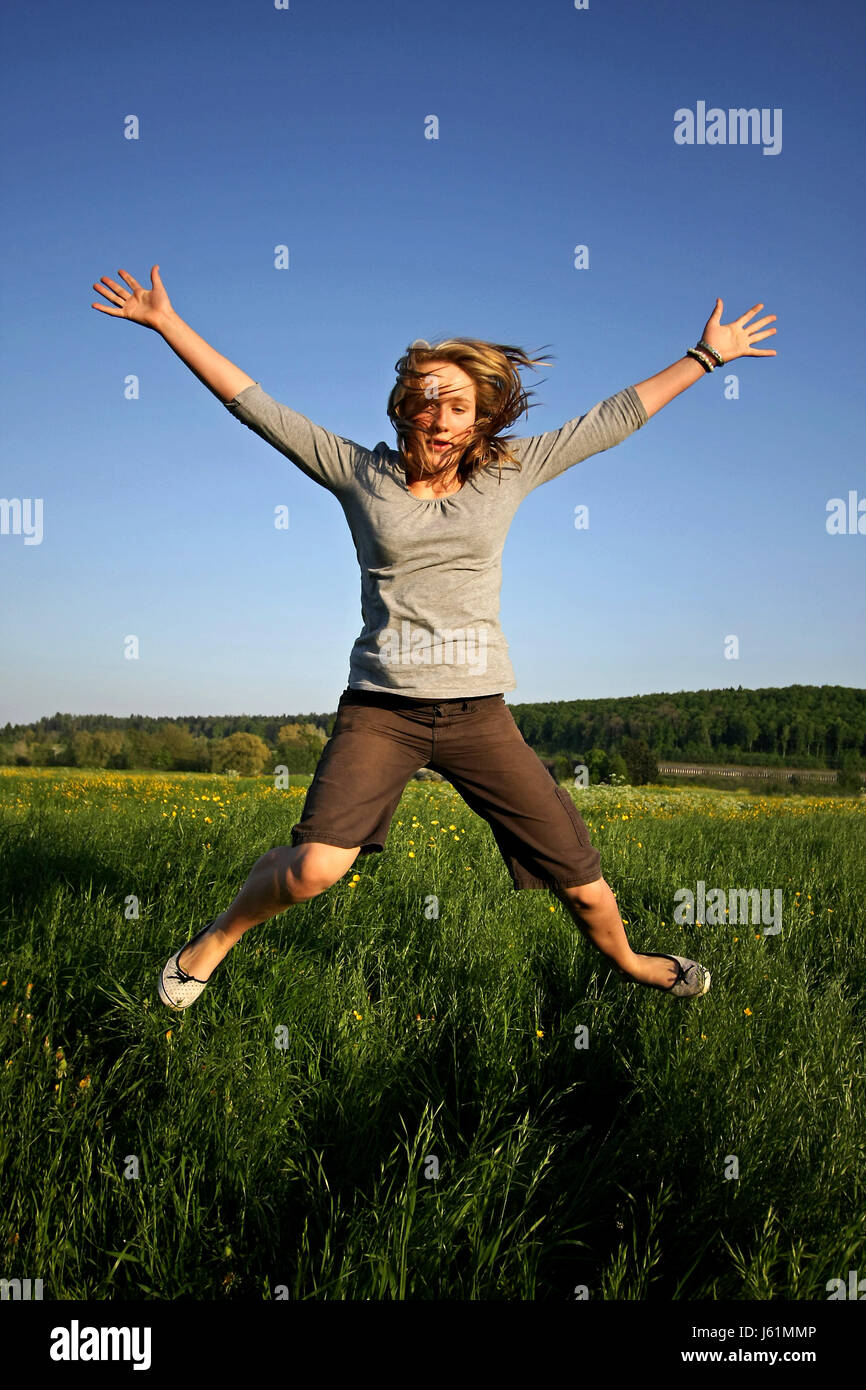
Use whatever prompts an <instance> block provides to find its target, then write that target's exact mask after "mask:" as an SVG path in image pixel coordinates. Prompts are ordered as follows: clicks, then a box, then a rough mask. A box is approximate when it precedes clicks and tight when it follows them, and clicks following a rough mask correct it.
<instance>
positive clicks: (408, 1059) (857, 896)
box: [0, 769, 866, 1301]
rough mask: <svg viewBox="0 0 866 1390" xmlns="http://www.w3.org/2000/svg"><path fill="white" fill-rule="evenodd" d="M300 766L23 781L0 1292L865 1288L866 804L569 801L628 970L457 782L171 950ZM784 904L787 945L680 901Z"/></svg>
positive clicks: (238, 876) (49, 775)
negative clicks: (685, 994)
mask: <svg viewBox="0 0 866 1390" xmlns="http://www.w3.org/2000/svg"><path fill="white" fill-rule="evenodd" d="M308 782H309V778H295V779H293V785H292V786H290V787H289V788H288V789H285V790H277V789H275V788H274V786H273V783H272V781H270V782H269V781H267V780H266V779H243V778H242V779H238V780H231V779H228V778H225V777H218V776H207V775H199V774H188V775H182V774H168V775H155V774H145V773H142V774H135V773H124V772H100V773H97V772H93V773H86V772H75V771H69V770H65V769H62V770H50V771H49V770H45V771H41V770H31V769H0V879H2V888H0V924H2V946H0V1116H2V1125H0V1134H2V1138H0V1174H2V1178H0V1181H2V1204H0V1210H2V1215H0V1252H2V1253H0V1276H2V1277H5V1278H14V1277H19V1278H22V1279H25V1278H32V1279H36V1278H41V1279H42V1280H43V1284H44V1297H45V1298H46V1299H47V1298H51V1299H89V1300H102V1299H121V1300H122V1299H140V1298H146V1299H160V1300H162V1299H166V1300H167V1299H178V1298H183V1297H190V1298H195V1299H206V1300H231V1301H235V1300H238V1299H242V1300H243V1299H255V1300H261V1299H279V1298H290V1299H300V1300H305V1299H306V1300H312V1299H350V1300H356V1299H367V1298H369V1299H431V1300H432V1299H497V1300H514V1299H533V1300H544V1301H574V1300H575V1299H583V1298H589V1299H591V1300H611V1299H631V1300H655V1301H667V1300H672V1299H677V1300H697V1299H759V1300H779V1299H826V1298H827V1296H828V1295H827V1292H826V1290H827V1283H828V1281H830V1280H832V1279H836V1278H842V1279H847V1277H848V1271H849V1270H851V1269H858V1268H859V1270H860V1271H861V1274H866V1248H864V1228H866V1202H864V1178H863V1174H864V1144H866V1085H864V1073H866V1063H864V1046H863V1044H864V1031H866V1009H864V1002H866V945H864V938H863V935H862V933H861V930H860V928H861V926H862V921H863V914H862V904H863V901H864V895H866V852H864V851H866V835H864V829H866V801H864V798H863V797H862V796H861V797H859V798H855V797H841V796H840V797H828V796H791V797H785V798H775V799H773V798H769V799H764V798H762V797H760V796H758V795H754V794H751V793H737V792H735V791H730V792H729V791H725V792H722V791H716V790H708V789H699V788H696V787H690V788H680V787H676V788H672V787H640V788H630V787H615V788H611V787H601V786H599V787H590V788H586V789H583V790H576V789H573V790H572V794H573V795H574V796H575V799H576V802H577V805H578V807H579V809H580V811H581V814H582V815H583V817H584V819H585V820H586V821H587V824H588V825H589V827H590V829H591V831H592V835H593V841H594V843H595V844H596V845H597V846H598V848H599V849H600V850H601V853H602V870H603V873H604V875H605V877H606V879H607V881H608V882H609V883H610V885H611V887H612V888H613V890H614V892H615V893H616V895H617V900H618V903H619V907H620V911H621V913H622V916H623V920H624V921H625V923H626V928H627V931H628V933H629V938H630V940H631V942H632V945H633V946H634V948H635V949H636V950H656V951H659V950H664V951H673V952H676V953H677V954H679V955H687V956H691V957H693V958H695V959H698V960H700V961H702V962H703V963H704V964H706V965H707V966H708V967H709V968H710V970H711V971H712V976H713V984H712V989H711V991H710V993H709V994H708V995H707V996H706V997H705V998H703V999H700V1000H695V1001H681V1000H677V999H674V998H671V997H668V996H666V995H665V994H663V993H660V992H658V991H655V990H650V989H643V988H641V987H640V986H638V985H629V984H625V985H624V984H622V983H621V982H620V980H619V977H618V976H617V974H616V972H615V971H612V970H611V969H610V967H609V966H608V964H607V963H606V961H605V959H604V958H603V957H602V956H601V955H599V954H598V952H596V951H595V950H594V948H593V947H591V946H590V945H589V944H588V943H587V942H586V941H585V940H584V938H583V937H582V935H581V934H580V932H579V931H578V929H577V928H576V926H575V924H574V922H573V921H572V919H571V917H570V916H569V915H568V914H567V912H566V911H565V909H564V907H563V906H562V905H561V904H560V903H559V902H558V901H557V899H556V898H554V897H553V895H552V894H549V893H547V892H521V893H516V892H514V891H513V890H512V887H511V882H510V879H509V877H508V874H507V871H506V869H505V866H504V864H503V862H502V861H501V859H500V858H499V855H498V853H497V850H496V847H495V843H494V841H493V837H492V834H491V832H490V830H489V827H488V826H487V825H486V824H485V822H484V821H482V820H480V819H479V818H478V817H477V816H475V815H473V814H472V813H471V812H470V811H469V810H468V808H467V807H466V806H465V804H464V803H463V802H462V800H461V799H460V798H459V796H458V795H457V794H456V792H455V791H454V790H453V788H452V787H451V786H450V784H448V783H431V782H410V783H409V785H408V786H407V788H406V791H405V793H404V796H403V799H402V802H401V804H400V806H399V808H398V811H397V813H396V815H395V817H394V821H393V824H392V828H391V833H390V837H389V842H388V846H387V848H386V850H385V852H384V854H381V855H365V856H359V858H358V860H357V861H356V863H355V865H354V866H353V868H352V869H351V870H350V871H349V872H348V873H347V874H346V875H345V877H344V878H343V879H341V880H340V881H339V882H338V883H337V884H335V885H334V886H333V887H332V888H331V889H329V890H328V891H327V892H326V893H324V894H322V895H320V896H319V897H318V898H315V899H313V900H312V901H310V902H308V903H304V904H299V905H297V906H295V907H291V908H289V909H288V910H287V911H286V912H285V913H283V914H281V915H280V916H278V917H276V918H273V919H271V921H269V922H267V923H265V924H263V925H261V926H259V927H256V928H253V929H252V930H251V931H250V932H248V933H247V934H246V936H245V937H244V938H243V940H242V941H241V942H240V944H239V945H238V946H237V947H236V948H235V949H234V950H233V951H232V952H231V953H230V954H229V956H228V957H227V959H226V960H225V961H224V962H223V964H222V965H221V966H220V967H219V969H218V970H217V971H216V972H215V974H214V976H213V980H212V982H211V984H210V985H209V986H208V988H207V989H206V990H205V991H204V993H203V995H202V996H201V998H200V999H199V1000H198V1001H197V1002H196V1003H195V1004H194V1005H193V1006H192V1007H191V1008H190V1009H189V1010H188V1011H187V1012H185V1013H174V1012H172V1011H170V1010H168V1009H167V1008H165V1006H164V1005H162V1004H161V1003H160V1001H159V998H158V995H157V992H156V978H157V974H158V972H159V970H160V969H161V967H162V965H163V964H164V963H165V961H166V960H167V958H168V956H169V955H170V954H171V953H172V952H173V951H174V950H176V949H177V948H178V947H179V946H180V945H181V944H182V943H183V942H184V941H186V940H187V938H188V937H189V936H190V935H191V934H192V932H193V931H194V930H196V929H197V928H198V927H199V926H201V925H203V924H204V923H205V922H207V921H209V920H210V919H211V918H212V917H213V916H215V915H216V913H217V912H219V911H221V910H222V909H223V908H224V907H225V906H226V905H227V904H228V902H229V901H230V900H231V899H232V897H233V896H234V895H235V893H236V892H237V889H238V888H239V887H240V885H241V883H242V882H243V880H244V878H245V877H246V875H247V873H248V871H249V869H250V867H251V866H252V864H253V862H254V861H255V859H256V858H257V857H258V856H259V855H260V854H262V853H264V852H265V851H266V850H267V849H269V848H270V847H271V846H272V845H276V844H286V843H289V842H290V830H291V826H292V825H293V824H294V822H295V821H296V820H297V819H298V818H299V816H300V811H301V807H302V804H303V798H304V794H305V787H306V785H307V784H308ZM698 881H703V882H704V883H705V884H706V885H708V887H710V886H713V887H715V886H719V887H722V888H725V889H727V888H732V887H733V888H753V887H759V888H769V889H770V890H771V891H772V890H773V889H776V888H779V889H781V890H782V895H783V916H782V930H781V931H780V932H778V933H777V934H773V935H767V934H765V933H764V930H763V928H762V926H761V925H756V924H755V923H754V922H747V923H743V922H742V921H738V922H720V923H716V924H712V925H711V924H709V923H706V922H699V921H696V922H695V923H694V924H689V923H685V924H683V923H679V924H678V923H677V922H675V921H674V908H675V898H674V895H675V893H676V891H677V890H678V889H681V888H691V889H692V890H694V889H695V886H696V884H697V883H698Z"/></svg>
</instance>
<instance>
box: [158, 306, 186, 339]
mask: <svg viewBox="0 0 866 1390" xmlns="http://www.w3.org/2000/svg"><path fill="white" fill-rule="evenodd" d="M182 323H183V319H182V318H181V317H180V315H179V314H176V313H175V311H174V309H166V311H165V313H163V314H158V315H157V317H156V319H155V320H154V322H153V323H152V324H151V325H150V326H151V328H152V329H153V330H154V332H155V333H159V334H160V335H161V336H162V337H163V338H164V337H165V336H166V334H167V333H169V332H171V330H172V329H173V328H178V327H179V326H180V325H181V324H182Z"/></svg>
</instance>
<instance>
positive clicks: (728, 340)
mask: <svg viewBox="0 0 866 1390" xmlns="http://www.w3.org/2000/svg"><path fill="white" fill-rule="evenodd" d="M763 307H764V306H763V304H753V305H752V307H751V309H747V310H746V312H745V314H742V315H741V316H740V318H738V319H734V320H733V322H732V323H722V321H721V319H722V309H723V308H724V305H723V304H722V301H721V300H720V299H717V300H716V307H715V309H714V310H713V312H712V314H711V315H710V317H709V318H708V319H707V326H706V328H705V329H704V331H703V333H702V335H701V336H702V338H703V340H704V342H705V343H709V345H710V347H711V348H715V350H716V352H717V353H718V354H719V356H720V357H723V358H724V360H725V362H732V361H733V360H734V358H735V357H775V356H776V351H775V349H774V348H756V347H752V344H753V343H759V342H760V341H761V339H762V338H769V337H770V336H771V335H772V334H773V333H775V332H776V330H775V328H768V329H767V330H766V332H765V333H759V332H758V329H759V328H763V327H764V324H766V323H772V322H773V320H774V319H775V317H776V315H775V314H768V315H767V317H766V318H763V319H758V320H757V322H756V323H750V324H748V325H747V324H746V319H750V318H751V317H752V314H756V313H757V312H758V310H759V309H763Z"/></svg>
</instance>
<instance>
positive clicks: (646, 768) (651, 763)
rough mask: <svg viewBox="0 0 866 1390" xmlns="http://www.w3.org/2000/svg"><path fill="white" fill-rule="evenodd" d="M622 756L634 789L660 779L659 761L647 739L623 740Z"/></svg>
mask: <svg viewBox="0 0 866 1390" xmlns="http://www.w3.org/2000/svg"><path fill="white" fill-rule="evenodd" d="M622 756H623V758H624V759H625V765H626V767H627V768H628V780H629V782H630V783H631V785H632V786H633V787H642V786H644V784H645V783H646V782H654V781H655V780H656V778H657V777H658V759H657V757H656V755H655V753H653V752H652V751H651V750H650V748H649V745H648V744H647V741H646V739H645V738H627V739H624V740H623V745H622Z"/></svg>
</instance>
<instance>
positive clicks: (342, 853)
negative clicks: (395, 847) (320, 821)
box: [282, 840, 361, 902]
mask: <svg viewBox="0 0 866 1390" xmlns="http://www.w3.org/2000/svg"><path fill="white" fill-rule="evenodd" d="M283 850H284V863H283V866H282V868H283V880H284V882H285V885H286V887H287V889H288V891H289V893H290V894H291V896H292V898H293V900H294V901H295V902H298V901H303V900H306V899H308V898H315V897H316V896H317V895H318V894H319V893H324V892H325V890H326V889H328V888H330V887H331V885H332V884H334V883H336V882H337V879H339V878H342V877H343V874H345V873H346V871H347V870H348V869H351V867H352V865H353V864H354V862H355V860H356V859H357V857H358V855H359V853H360V851H361V846H360V845H356V846H355V847H354V848H353V849H344V848H343V847H342V846H341V845H328V844H325V843H323V842H322V841H319V840H307V841H305V842H304V843H303V844H299V845H284V846H283Z"/></svg>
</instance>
